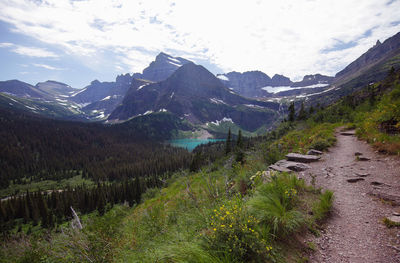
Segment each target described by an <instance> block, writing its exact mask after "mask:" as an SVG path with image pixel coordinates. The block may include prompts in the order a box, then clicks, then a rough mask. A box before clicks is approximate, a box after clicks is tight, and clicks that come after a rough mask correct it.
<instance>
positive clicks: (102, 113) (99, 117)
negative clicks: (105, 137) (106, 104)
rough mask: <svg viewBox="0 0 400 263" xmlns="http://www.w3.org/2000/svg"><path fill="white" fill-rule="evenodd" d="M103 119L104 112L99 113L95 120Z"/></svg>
mask: <svg viewBox="0 0 400 263" xmlns="http://www.w3.org/2000/svg"><path fill="white" fill-rule="evenodd" d="M104 117H106V116H105V115H104V111H100V114H99V115H97V116H96V119H102V118H104Z"/></svg>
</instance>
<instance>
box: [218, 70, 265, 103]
mask: <svg viewBox="0 0 400 263" xmlns="http://www.w3.org/2000/svg"><path fill="white" fill-rule="evenodd" d="M217 77H218V78H219V79H220V80H221V81H222V83H223V84H224V85H226V86H227V87H228V88H230V89H232V90H233V91H235V92H236V93H238V94H240V95H243V96H245V97H250V98H252V97H262V96H266V95H267V92H266V91H264V90H262V89H261V88H262V87H265V86H268V85H270V84H271V81H272V80H271V78H270V77H269V76H268V75H267V74H265V73H263V72H261V71H247V72H243V73H239V72H235V71H233V72H229V73H227V74H220V75H217Z"/></svg>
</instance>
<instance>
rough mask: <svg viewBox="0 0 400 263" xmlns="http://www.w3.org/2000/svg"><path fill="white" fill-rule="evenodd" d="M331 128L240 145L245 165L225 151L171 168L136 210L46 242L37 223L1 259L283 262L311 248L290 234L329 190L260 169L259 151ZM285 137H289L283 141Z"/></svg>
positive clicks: (116, 212) (304, 224)
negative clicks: (202, 163) (196, 164)
mask: <svg viewBox="0 0 400 263" xmlns="http://www.w3.org/2000/svg"><path fill="white" fill-rule="evenodd" d="M333 128H334V126H333V125H327V126H324V125H320V126H319V127H308V125H306V124H303V127H301V129H302V132H299V131H292V132H289V133H288V134H287V135H285V136H283V137H281V138H280V139H278V141H276V142H273V143H264V144H263V145H259V146H257V148H256V149H254V150H251V151H248V152H246V162H245V164H243V165H240V164H235V165H233V166H232V165H231V164H230V163H231V160H232V159H231V158H230V157H229V156H228V157H225V158H223V159H220V160H218V161H216V162H215V163H213V164H211V165H210V166H207V167H204V168H203V170H202V171H199V172H196V173H189V172H186V171H183V172H180V173H177V174H176V175H175V177H173V178H172V179H170V180H169V181H168V182H167V185H166V187H164V188H163V189H161V190H159V189H150V190H148V192H147V193H146V194H145V196H144V198H145V201H144V202H143V203H142V204H140V205H139V206H137V207H136V208H134V209H128V208H124V207H121V206H117V207H114V208H113V209H111V210H110V211H109V212H108V213H107V214H106V216H105V217H98V216H97V213H93V214H91V215H88V216H85V217H84V224H85V226H86V227H85V229H84V231H83V232H80V231H78V232H76V231H74V230H69V227H67V226H64V227H63V229H64V234H63V233H54V232H53V233H51V234H50V236H49V240H52V241H51V243H49V242H48V241H45V240H44V239H42V238H43V236H45V235H43V233H42V232H40V231H39V230H37V231H39V232H37V234H36V235H30V236H27V237H25V236H24V235H23V234H22V237H23V240H24V241H23V242H24V243H25V245H21V242H22V241H21V240H20V239H18V238H17V241H14V242H8V243H7V244H5V243H3V248H2V249H1V250H0V259H1V260H2V262H3V261H4V262H18V261H19V262H24V261H23V259H25V260H29V262H54V261H56V262H90V261H94V262H269V261H276V262H282V261H284V260H285V258H286V259H288V260H289V261H290V262H295V261H296V260H299V259H302V258H303V257H304V256H305V254H307V253H308V252H307V251H308V250H309V249H308V248H307V247H306V246H304V245H302V244H300V243H299V242H298V241H293V239H292V237H291V235H292V233H294V232H304V231H308V230H307V229H311V230H313V231H314V229H315V226H316V224H317V223H318V222H320V221H319V220H321V219H322V218H323V217H324V216H325V215H326V213H327V212H328V211H329V207H330V201H329V200H328V202H327V203H328V205H327V206H328V209H326V208H324V207H326V202H325V206H324V204H323V202H322V201H321V200H324V196H326V195H327V194H329V192H326V193H325V194H321V192H320V190H316V189H314V188H313V187H312V186H306V185H305V184H304V182H303V181H301V180H298V179H296V178H295V177H292V176H289V175H285V174H274V175H273V176H272V177H271V176H268V175H263V173H262V171H264V170H266V168H267V166H268V165H269V163H270V162H269V160H268V158H266V156H265V154H264V153H265V151H268V149H269V147H275V146H276V145H284V149H285V150H284V151H287V150H289V149H300V148H301V149H308V148H309V147H310V145H311V144H310V143H312V142H314V140H312V139H311V140H310V139H309V138H320V137H321V136H323V134H330V135H332V134H333ZM299 134H302V136H300V135H299ZM275 136H278V135H276V134H275ZM289 138H290V139H291V140H292V141H290V140H289ZM293 138H298V140H297V139H293ZM307 138H308V139H307ZM291 143H294V144H293V145H292V146H289V145H290V144H291ZM280 153H283V151H281V152H280ZM277 189H278V190H277ZM311 211H313V214H314V215H315V216H313V215H311V214H312V213H311ZM317 215H318V216H317ZM236 238H237V239H236ZM50 245H51V249H49V248H50ZM17 253H18V255H19V256H18V255H17ZM42 259H45V260H42ZM303 259H304V258H303ZM46 260H47V261H46Z"/></svg>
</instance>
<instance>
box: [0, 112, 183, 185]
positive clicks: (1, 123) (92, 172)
mask: <svg viewBox="0 0 400 263" xmlns="http://www.w3.org/2000/svg"><path fill="white" fill-rule="evenodd" d="M127 129H129V131H127ZM136 129H137V130H134V129H133V128H132V127H120V126H114V125H113V126H109V127H107V126H104V125H101V124H93V123H92V124H88V123H79V122H70V121H57V120H51V119H45V118H38V117H34V116H30V115H27V114H25V113H21V112H16V111H9V110H4V109H0V167H1V168H2V169H0V188H7V187H8V186H9V185H10V184H11V183H14V184H24V183H30V182H35V181H41V180H55V181H59V180H62V179H66V178H70V177H73V176H76V175H78V174H82V175H83V176H84V177H87V178H90V179H92V180H93V181H95V182H101V181H105V180H109V181H121V180H124V179H126V178H133V177H135V176H140V177H147V176H152V175H160V174H164V173H169V172H173V171H176V170H178V169H181V168H186V167H189V165H190V162H191V154H190V153H189V152H187V151H186V150H185V149H181V148H175V147H171V146H169V145H166V144H162V143H159V142H157V141H153V140H151V138H146V137H144V136H143V131H139V129H138V128H136ZM136 131H137V132H136Z"/></svg>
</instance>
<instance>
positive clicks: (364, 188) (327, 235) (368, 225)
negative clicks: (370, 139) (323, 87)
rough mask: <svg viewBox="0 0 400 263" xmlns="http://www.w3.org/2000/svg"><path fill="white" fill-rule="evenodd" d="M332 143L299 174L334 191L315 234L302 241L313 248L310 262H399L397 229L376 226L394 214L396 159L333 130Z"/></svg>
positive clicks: (399, 180) (399, 165)
mask: <svg viewBox="0 0 400 263" xmlns="http://www.w3.org/2000/svg"><path fill="white" fill-rule="evenodd" d="M337 140H338V141H337V144H336V146H335V147H332V148H331V149H330V150H329V152H328V153H325V154H324V155H323V156H322V158H321V160H320V161H318V162H315V163H311V164H309V165H310V166H311V169H308V170H306V171H304V172H301V173H300V175H302V176H303V177H304V178H307V180H308V181H311V178H312V177H314V178H315V184H316V185H317V186H320V187H323V188H324V189H331V190H333V191H334V193H335V201H334V206H333V213H332V216H331V218H330V219H329V220H328V222H326V227H325V229H324V230H323V231H321V236H320V237H318V238H312V239H310V240H308V241H312V242H314V243H315V244H316V247H317V251H316V253H314V254H313V255H312V256H311V258H310V262H331V263H336V262H351V263H358V262H362V263H368V262H374V263H378V262H385V263H395V262H400V228H399V227H395V228H391V229H388V228H387V227H386V226H385V225H384V224H383V223H382V219H383V218H384V217H389V216H392V215H393V213H396V212H400V206H399V205H400V158H398V157H396V156H386V155H381V154H378V153H376V152H374V150H373V149H372V148H371V147H370V146H369V145H368V144H366V143H365V142H362V141H359V140H357V138H356V137H355V136H353V135H351V133H350V135H349V134H347V135H343V134H342V133H340V132H337ZM357 154H358V155H359V154H362V155H360V157H366V158H357V156H356V155H357ZM360 159H361V160H363V159H364V161H361V160H360ZM368 159H369V160H368ZM349 179H350V180H349ZM382 198H384V199H386V201H385V200H383V199H382Z"/></svg>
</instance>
